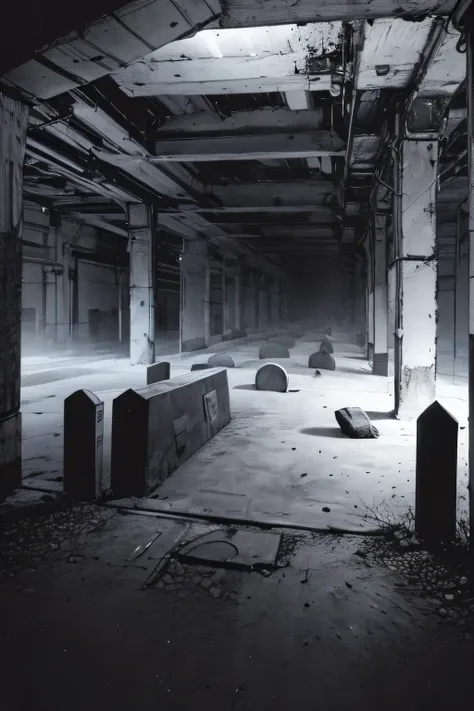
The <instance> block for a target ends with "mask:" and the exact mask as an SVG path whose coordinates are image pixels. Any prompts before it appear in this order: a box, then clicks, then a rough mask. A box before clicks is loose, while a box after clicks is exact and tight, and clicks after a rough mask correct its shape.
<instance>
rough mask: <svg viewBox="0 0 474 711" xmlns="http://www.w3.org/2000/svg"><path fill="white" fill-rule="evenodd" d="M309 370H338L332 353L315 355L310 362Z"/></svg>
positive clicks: (311, 356)
mask: <svg viewBox="0 0 474 711" xmlns="http://www.w3.org/2000/svg"><path fill="white" fill-rule="evenodd" d="M308 368H321V369H322V370H336V361H335V360H334V358H333V357H332V355H331V354H330V353H313V354H312V355H310V357H309V360H308Z"/></svg>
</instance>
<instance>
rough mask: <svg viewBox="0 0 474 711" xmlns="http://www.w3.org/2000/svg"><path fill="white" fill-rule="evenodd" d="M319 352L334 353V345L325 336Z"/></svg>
mask: <svg viewBox="0 0 474 711" xmlns="http://www.w3.org/2000/svg"><path fill="white" fill-rule="evenodd" d="M319 352H320V353H334V348H333V345H332V343H331V341H330V340H329V339H327V338H323V340H322V341H321V343H320V344H319Z"/></svg>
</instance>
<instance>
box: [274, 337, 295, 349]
mask: <svg viewBox="0 0 474 711" xmlns="http://www.w3.org/2000/svg"><path fill="white" fill-rule="evenodd" d="M268 341H269V343H279V344H280V345H281V346H284V347H285V348H288V350H289V349H290V348H294V347H295V346H296V341H295V339H294V338H293V336H270V338H269V339H268Z"/></svg>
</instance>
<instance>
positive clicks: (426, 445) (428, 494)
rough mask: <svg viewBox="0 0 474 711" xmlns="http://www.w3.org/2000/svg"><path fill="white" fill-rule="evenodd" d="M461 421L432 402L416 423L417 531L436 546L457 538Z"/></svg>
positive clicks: (421, 536)
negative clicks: (459, 431) (457, 490)
mask: <svg viewBox="0 0 474 711" xmlns="http://www.w3.org/2000/svg"><path fill="white" fill-rule="evenodd" d="M458 429H459V424H458V421H457V420H456V419H455V418H454V417H453V416H452V415H451V414H450V413H449V412H448V411H447V410H445V409H444V407H442V406H441V405H440V404H439V402H437V401H435V402H433V403H432V404H431V405H430V406H429V407H428V408H427V409H426V410H425V411H424V412H422V413H421V415H420V416H419V418H418V420H417V423H416V507H415V529H416V532H417V534H418V535H419V536H420V538H423V539H425V540H426V541H432V542H433V543H440V542H449V541H453V540H454V539H455V538H456V481H457V465H458Z"/></svg>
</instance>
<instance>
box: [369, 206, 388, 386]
mask: <svg viewBox="0 0 474 711" xmlns="http://www.w3.org/2000/svg"><path fill="white" fill-rule="evenodd" d="M386 222H387V220H386V217H385V216H382V215H375V225H374V359H373V366H372V370H373V373H374V375H385V376H387V375H388V287H387V229H386Z"/></svg>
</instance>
